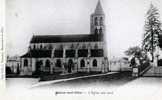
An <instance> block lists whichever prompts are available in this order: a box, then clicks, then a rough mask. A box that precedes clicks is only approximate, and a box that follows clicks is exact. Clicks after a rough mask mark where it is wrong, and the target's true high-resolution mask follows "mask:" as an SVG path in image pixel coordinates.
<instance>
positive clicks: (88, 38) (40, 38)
mask: <svg viewBox="0 0 162 100" xmlns="http://www.w3.org/2000/svg"><path fill="white" fill-rule="evenodd" d="M100 37H101V36H99V35H92V34H89V35H87V34H86V35H85V34H84V35H34V36H33V37H32V39H31V41H30V43H62V42H95V41H101V38H100Z"/></svg>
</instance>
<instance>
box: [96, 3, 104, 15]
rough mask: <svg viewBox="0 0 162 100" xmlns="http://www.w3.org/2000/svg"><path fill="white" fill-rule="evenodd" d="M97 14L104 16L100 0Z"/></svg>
mask: <svg viewBox="0 0 162 100" xmlns="http://www.w3.org/2000/svg"><path fill="white" fill-rule="evenodd" d="M95 14H104V12H103V9H102V5H101V2H100V0H98V3H97V6H96V9H95Z"/></svg>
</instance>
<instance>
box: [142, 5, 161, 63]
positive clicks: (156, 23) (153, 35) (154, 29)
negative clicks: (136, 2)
mask: <svg viewBox="0 0 162 100" xmlns="http://www.w3.org/2000/svg"><path fill="white" fill-rule="evenodd" d="M159 17H160V15H159V13H158V9H157V8H156V7H154V6H153V4H151V5H150V8H149V10H148V11H147V14H146V22H145V33H144V36H143V43H142V48H143V50H144V51H146V52H150V54H151V55H152V62H153V61H154V51H155V48H156V46H159V35H160V33H161V28H160V27H161V22H160V20H159Z"/></svg>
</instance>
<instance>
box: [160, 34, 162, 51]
mask: <svg viewBox="0 0 162 100" xmlns="http://www.w3.org/2000/svg"><path fill="white" fill-rule="evenodd" d="M159 47H160V48H161V49H162V34H160V35H159Z"/></svg>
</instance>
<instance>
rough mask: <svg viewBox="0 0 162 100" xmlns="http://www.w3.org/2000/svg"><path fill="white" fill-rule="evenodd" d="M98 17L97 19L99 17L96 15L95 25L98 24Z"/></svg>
mask: <svg viewBox="0 0 162 100" xmlns="http://www.w3.org/2000/svg"><path fill="white" fill-rule="evenodd" d="M97 21H98V19H97V17H95V25H98V22H97Z"/></svg>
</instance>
